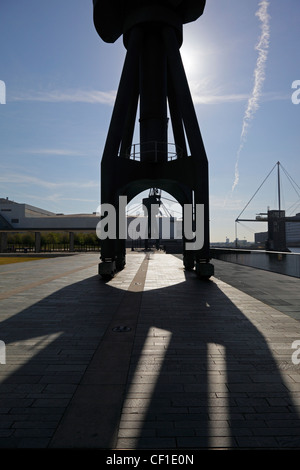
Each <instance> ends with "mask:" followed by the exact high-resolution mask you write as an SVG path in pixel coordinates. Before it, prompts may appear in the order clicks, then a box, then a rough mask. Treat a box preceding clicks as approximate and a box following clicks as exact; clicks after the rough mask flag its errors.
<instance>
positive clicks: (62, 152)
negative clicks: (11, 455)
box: [24, 148, 85, 157]
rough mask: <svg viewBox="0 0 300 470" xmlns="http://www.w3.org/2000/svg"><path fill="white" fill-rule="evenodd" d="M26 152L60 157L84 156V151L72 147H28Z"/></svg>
mask: <svg viewBox="0 0 300 470" xmlns="http://www.w3.org/2000/svg"><path fill="white" fill-rule="evenodd" d="M24 153H29V154H31V155H53V156H59V157H63V156H65V157H83V156H85V154H84V153H82V152H78V151H77V150H71V149H53V148H38V149H27V150H24Z"/></svg>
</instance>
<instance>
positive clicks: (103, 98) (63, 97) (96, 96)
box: [11, 90, 116, 105]
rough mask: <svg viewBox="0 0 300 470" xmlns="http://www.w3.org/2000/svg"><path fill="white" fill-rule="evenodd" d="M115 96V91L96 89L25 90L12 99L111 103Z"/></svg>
mask: <svg viewBox="0 0 300 470" xmlns="http://www.w3.org/2000/svg"><path fill="white" fill-rule="evenodd" d="M115 98H116V91H115V90H111V91H98V90H90V91H85V90H68V91H61V90H53V91H38V92H25V93H19V94H16V95H15V96H13V97H12V98H11V100H12V101H40V102H47V103H91V104H108V105H112V104H113V103H114V101H115Z"/></svg>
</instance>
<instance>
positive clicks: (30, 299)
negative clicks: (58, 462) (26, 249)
mask: <svg viewBox="0 0 300 470" xmlns="http://www.w3.org/2000/svg"><path fill="white" fill-rule="evenodd" d="M214 264H215V276H214V277H213V278H211V280H210V281H207V282H204V281H201V280H199V279H198V278H197V276H196V274H195V272H186V271H185V270H184V269H183V266H182V261H181V260H180V257H176V256H173V255H167V254H163V253H160V252H156V253H148V254H145V253H143V252H141V253H138V252H129V253H128V256H127V265H126V269H124V270H123V271H122V272H120V273H118V275H117V276H116V277H115V278H114V279H112V280H111V281H110V282H107V283H104V282H103V281H102V280H100V279H99V277H98V275H97V265H98V255H97V254H78V255H74V256H66V257H57V258H51V259H43V260H35V261H31V262H27V263H18V264H10V265H3V266H1V267H0V321H1V323H0V340H1V341H3V342H4V343H5V352H6V358H5V361H4V360H3V350H2V353H1V351H0V362H1V358H2V362H5V363H2V364H1V363H0V398H1V401H0V447H1V448H52V449H53V448H99V449H237V448H242V449H248V448H250V449H255V448H262V449H277V448H282V449H286V448H300V420H299V417H300V364H298V362H299V359H300V353H299V355H298V354H297V349H298V348H299V349H300V346H297V344H293V343H294V342H295V341H299V345H300V322H299V320H300V313H299V306H298V304H299V297H300V294H299V293H300V289H299V287H300V280H299V279H295V278H289V277H287V276H282V275H279V274H274V275H273V273H269V272H266V271H261V270H257V269H253V268H247V267H243V266H237V265H232V264H230V263H225V262H222V261H214ZM292 345H294V348H293V347H292Z"/></svg>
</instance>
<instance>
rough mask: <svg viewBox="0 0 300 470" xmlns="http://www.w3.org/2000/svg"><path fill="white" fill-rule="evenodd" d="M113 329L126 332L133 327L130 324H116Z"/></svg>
mask: <svg viewBox="0 0 300 470" xmlns="http://www.w3.org/2000/svg"><path fill="white" fill-rule="evenodd" d="M112 330H113V331H115V332H117V333H126V332H127V331H131V328H130V327H129V326H115V327H114V328H113V329H112Z"/></svg>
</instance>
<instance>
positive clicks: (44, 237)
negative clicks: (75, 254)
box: [7, 232, 100, 251]
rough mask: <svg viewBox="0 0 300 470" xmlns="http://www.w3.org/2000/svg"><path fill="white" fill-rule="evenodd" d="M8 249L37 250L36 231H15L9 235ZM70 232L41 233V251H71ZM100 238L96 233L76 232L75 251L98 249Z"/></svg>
mask: <svg viewBox="0 0 300 470" xmlns="http://www.w3.org/2000/svg"><path fill="white" fill-rule="evenodd" d="M7 246H8V251H24V250H28V251H35V234H34V233H30V232H27V233H14V234H9V235H8V237H7ZM69 249H70V240H69V234H68V233H59V232H47V233H41V251H56V250H58V251H69ZM99 249H100V240H99V238H98V237H97V235H96V234H95V233H74V250H75V251H98V250H99Z"/></svg>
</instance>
